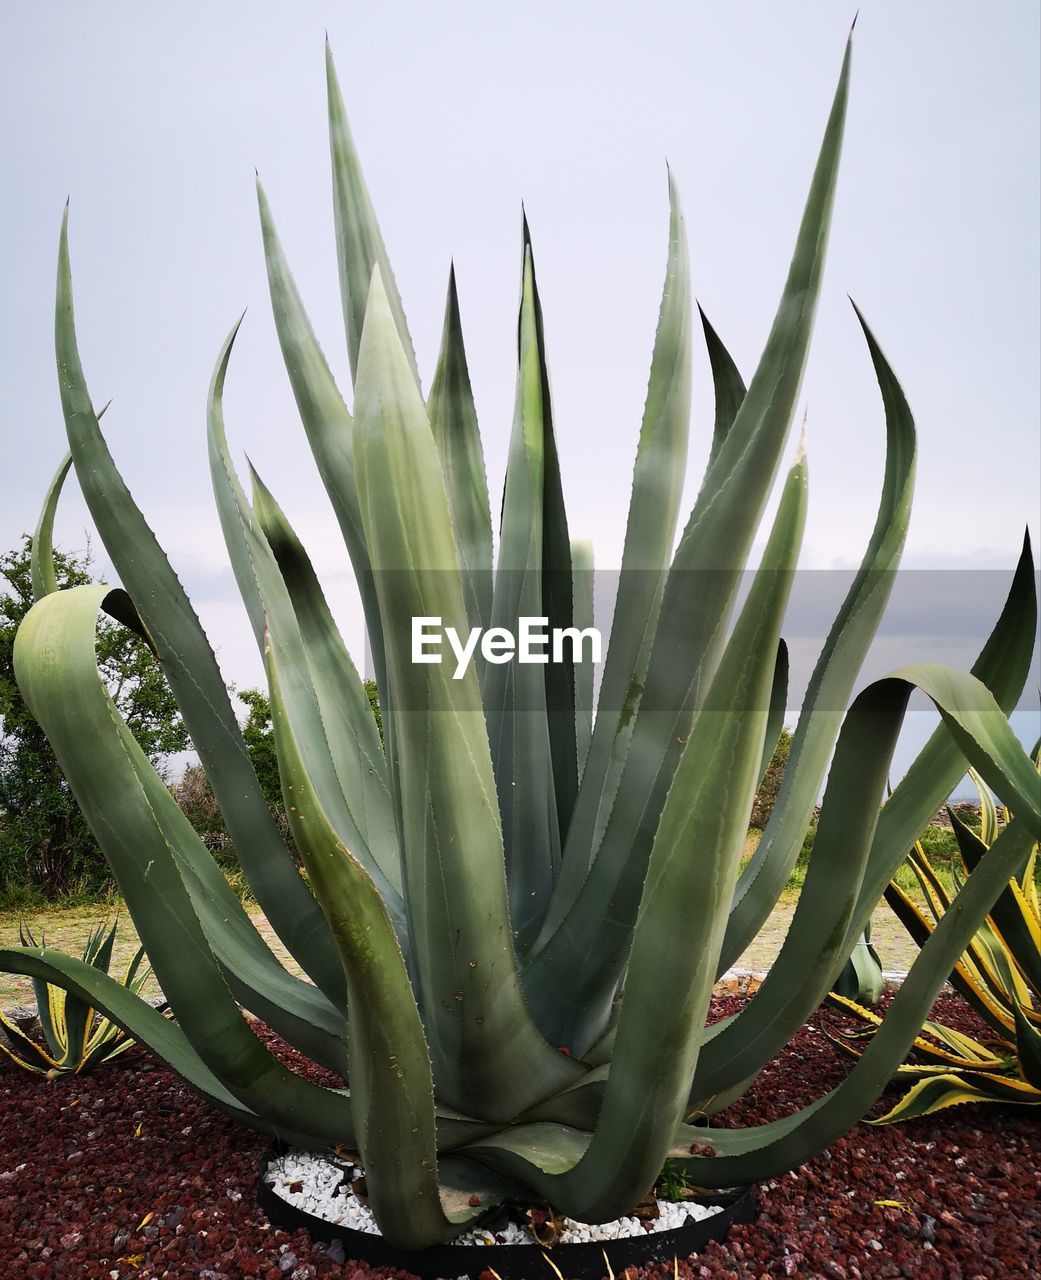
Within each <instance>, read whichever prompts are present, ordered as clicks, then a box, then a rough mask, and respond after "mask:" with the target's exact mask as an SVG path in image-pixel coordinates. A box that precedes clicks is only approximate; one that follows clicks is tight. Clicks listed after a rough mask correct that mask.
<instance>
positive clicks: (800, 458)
mask: <svg viewBox="0 0 1041 1280" xmlns="http://www.w3.org/2000/svg"><path fill="white" fill-rule="evenodd" d="M809 416H810V411H809V409H808V408H807V409H804V410H803V415H802V430H801V431H800V432H799V448H798V450H797V451H796V454H795V465H796V466H798V465H799V463H800V462H805V461H806V428H807V425H808V421H809Z"/></svg>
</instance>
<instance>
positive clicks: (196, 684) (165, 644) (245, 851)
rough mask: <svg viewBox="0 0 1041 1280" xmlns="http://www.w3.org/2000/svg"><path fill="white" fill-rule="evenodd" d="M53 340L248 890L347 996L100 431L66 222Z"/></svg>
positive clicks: (99, 483) (104, 519) (76, 460)
mask: <svg viewBox="0 0 1041 1280" xmlns="http://www.w3.org/2000/svg"><path fill="white" fill-rule="evenodd" d="M54 336H55V348H56V353H57V363H58V384H59V389H60V392H61V403H62V412H63V413H64V416H65V426H66V431H67V433H68V438H69V448H70V450H71V452H72V460H73V464H74V466H75V468H76V476H77V479H78V480H79V483H80V488H81V489H82V490H83V496H84V498H85V499H86V502H87V506H88V508H89V509H90V514H91V516H92V517H93V520H94V523H95V525H96V526H97V529H98V532H99V533H100V535H101V539H102V541H103V542H104V544H105V549H106V551H107V552H108V554H109V556H110V557H111V560H112V563H113V564H114V565H115V567H116V570H117V572H118V573H119V575H120V577H121V579H122V581H123V584H124V586H125V587H126V589H127V591H128V592H129V594H130V596H131V598H132V600H133V604H134V610H133V612H134V613H135V614H136V615H139V616H140V619H141V622H142V623H143V624H144V628H145V629H146V631H147V632H148V635H149V636H150V637H151V640H152V642H153V643H154V644H155V647H156V650H157V652H158V654H159V658H160V661H161V662H162V664H163V670H164V672H165V673H166V677H167V679H168V681H169V682H170V687H171V689H172V690H173V693H174V696H175V697H176V698H177V703H178V706H179V707H180V710H181V714H182V715H183V717H184V722H185V724H186V726H187V728H188V732H189V733H190V734H191V738H192V742H193V744H194V745H195V749H196V750H197V751H198V753H199V756H200V759H201V760H202V763H203V765H204V766H205V769H206V776H207V777H208V779H209V781H210V783H211V785H212V787H213V790H214V793H215V795H216V797H217V802H218V804H219V805H220V809H221V812H222V814H223V815H224V820H225V823H226V824H227V828H228V832H229V834H230V835H231V839H232V842H233V844H234V846H235V852H236V854H237V856H238V858H239V861H240V862H241V864H242V867H243V870H244V871H245V873H246V876H247V878H248V879H249V882H250V887H251V888H252V890H253V892H254V894H255V895H256V898H257V901H258V902H259V903H260V905H261V907H262V909H263V911H264V913H265V915H266V916H267V918H268V920H269V921H270V922H271V926H272V928H273V929H274V930H275V933H276V934H277V935H278V936H279V938H281V940H282V941H283V942H284V943H285V945H286V947H287V949H288V950H289V952H290V954H291V955H292V956H294V957H295V959H297V960H298V961H299V963H300V964H301V965H302V967H303V969H304V970H305V972H306V973H308V974H309V975H310V976H311V977H312V978H313V979H314V981H315V982H316V983H317V984H318V985H319V987H321V988H322V989H323V990H325V991H327V992H329V993H331V994H335V992H336V990H337V989H339V990H340V991H341V992H342V976H341V974H340V968H339V961H338V960H337V957H336V952H335V948H334V947H333V945H332V939H331V938H330V937H329V935H328V930H327V929H326V928H325V924H324V921H323V919H322V916H321V912H320V911H319V909H318V906H317V904H316V903H315V901H314V899H313V897H312V896H311V894H310V892H309V891H308V889H307V886H306V885H305V884H304V883H303V881H302V880H301V879H300V877H299V876H298V875H297V873H296V870H295V869H294V867H293V865H292V862H291V860H290V858H289V857H288V854H287V852H286V848H285V845H284V844H283V842H282V839H281V837H280V836H279V834H278V829H277V827H276V826H275V823H274V820H273V818H272V817H271V814H270V813H269V811H268V807H267V803H266V801H265V800H264V794H263V792H262V791H261V789H260V784H259V783H258V782H257V778H256V775H255V773H254V772H253V766H252V765H251V764H250V760H249V756H248V754H247V752H246V748H245V745H244V743H243V741H242V734H241V732H240V730H239V726H238V722H237V721H236V719H235V713H234V711H233V710H232V707H231V701H230V699H229V697H228V691H227V688H226V686H225V684H224V679H223V677H222V676H221V673H220V669H219V667H218V666H217V660H216V658H215V657H214V655H213V650H212V649H211V648H210V645H209V642H208V640H207V639H206V635H205V633H204V632H203V629H202V626H201V625H200V623H199V619H198V617H197V616H196V614H195V611H194V609H193V608H192V606H191V603H190V601H189V600H188V597H187V595H186V594H185V592H184V588H183V587H182V586H181V583H180V581H179V580H178V578H177V575H176V574H175V573H174V571H173V569H172V568H171V567H170V563H169V561H168V560H167V558H166V556H165V554H164V553H163V550H162V548H161V547H160V546H159V544H158V542H157V541H156V538H155V535H154V534H153V533H152V530H151V529H150V528H149V527H148V525H147V523H146V522H145V519H144V517H143V516H142V514H141V511H140V510H139V509H138V507H137V506H136V504H135V503H134V500H133V498H132V497H131V494H130V492H129V490H128V489H127V486H126V484H125V483H124V481H123V478H122V477H121V476H120V474H119V472H118V470H117V469H116V467H115V464H114V463H113V460H112V456H111V454H110V453H109V450H108V447H107V445H106V443H105V440H104V437H103V436H102V434H101V431H100V428H99V427H98V418H97V415H96V414H95V413H94V409H93V406H92V404H91V400H90V395H89V393H88V391H87V386H86V381H85V379H84V375H83V367H82V365H81V363H80V358H79V351H78V349H77V345H76V326H75V318H74V315H73V306H72V275H71V268H70V265H69V249H68V215H67V213H66V217H65V219H64V220H63V222H62V232H61V244H60V248H59V255H58V288H57V301H56V307H55V326H54ZM41 603H42V602H41ZM109 607H110V608H111V607H113V606H112V604H111V602H110V604H109ZM116 607H118V606H116ZM124 612H126V611H124Z"/></svg>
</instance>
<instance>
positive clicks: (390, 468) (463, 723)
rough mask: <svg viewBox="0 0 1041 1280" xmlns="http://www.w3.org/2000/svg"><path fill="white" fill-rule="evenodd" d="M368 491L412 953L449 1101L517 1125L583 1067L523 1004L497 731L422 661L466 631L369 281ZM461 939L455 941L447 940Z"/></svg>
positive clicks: (410, 414)
mask: <svg viewBox="0 0 1041 1280" xmlns="http://www.w3.org/2000/svg"><path fill="white" fill-rule="evenodd" d="M355 458H356V463H357V468H358V493H359V497H360V501H361V513H362V519H363V522H364V526H365V532H366V539H367V542H368V545H369V549H370V553H371V555H372V563H373V568H374V571H375V585H376V590H377V593H378V598H379V605H380V612H381V615H382V617H383V624H384V634H385V635H386V637H387V661H388V671H389V676H390V685H391V688H392V690H393V698H392V700H391V703H390V704H388V705H387V706H385V707H384V716H385V718H386V717H388V716H389V717H390V719H391V720H392V721H393V723H394V726H395V733H396V735H397V736H396V742H397V752H398V776H399V785H400V794H401V815H402V830H403V850H404V883H405V889H406V895H407V899H408V906H409V929H410V942H411V955H410V960H411V962H412V964H413V968H414V972H415V974H416V975H417V986H418V992H419V997H420V1001H421V1010H422V1013H423V1022H424V1026H425V1028H426V1033H427V1037H428V1039H429V1042H430V1056H431V1061H432V1062H433V1066H434V1076H435V1079H436V1080H437V1082H438V1091H439V1097H441V1098H443V1099H444V1101H445V1103H446V1104H447V1105H448V1106H453V1107H457V1108H460V1109H463V1108H465V1109H467V1110H469V1109H471V1108H474V1107H478V1106H479V1107H480V1108H481V1112H482V1114H483V1115H484V1116H485V1117H486V1118H493V1119H508V1118H510V1117H512V1116H514V1115H516V1114H517V1113H518V1112H519V1111H521V1110H523V1109H524V1107H525V1106H527V1105H530V1104H531V1102H533V1101H534V1100H535V1099H536V1098H537V1097H539V1096H545V1094H547V1093H550V1092H552V1091H553V1090H554V1089H555V1088H561V1087H563V1085H564V1084H566V1083H567V1082H568V1080H570V1079H573V1078H574V1077H575V1075H577V1074H579V1073H580V1071H581V1068H580V1067H579V1066H578V1064H576V1063H573V1062H569V1061H568V1060H567V1059H565V1058H563V1057H562V1056H561V1055H560V1054H558V1053H556V1051H555V1050H554V1049H553V1048H552V1047H550V1046H549V1045H548V1044H546V1043H545V1041H544V1040H543V1039H542V1038H541V1037H540V1036H539V1034H538V1031H537V1030H536V1028H535V1026H534V1024H533V1022H532V1020H531V1017H530V1015H529V1013H528V1012H527V1009H526V1007H525V1004H524V998H523V995H522V993H521V989H520V982H519V977H518V974H517V964H516V958H515V954H514V949H513V938H512V930H511V927H510V919H509V911H508V906H507V898H506V881H505V866H504V862H503V852H502V835H501V829H500V826H499V815H498V804H497V801H496V795H495V782H494V778H493V776H492V766H491V756H490V752H489V747H488V738H487V731H486V729H485V723H484V717H483V714H482V709H481V701H480V695H479V691H478V685H477V676H476V673H475V672H474V670H473V668H472V666H471V667H470V668H468V670H467V671H466V673H465V675H464V676H463V678H461V679H459V680H455V679H453V671H452V667H451V666H450V665H448V664H435V663H413V661H412V655H411V638H410V630H411V620H412V619H413V618H415V617H439V618H442V619H443V621H444V625H445V626H454V627H456V628H457V629H458V630H459V631H460V632H464V631H465V629H466V605H465V601H464V598H463V593H462V588H461V585H460V582H459V579H458V576H457V575H456V574H455V573H446V572H445V569H446V568H448V569H451V568H452V566H453V565H454V563H455V542H454V536H453V532H452V524H451V517H450V514H449V509H448V499H447V495H446V493H445V487H444V481H443V477H442V472H441V463H440V460H439V458H438V456H437V449H436V446H435V444H434V437H433V435H432V433H431V431H430V426H429V422H428V420H427V414H426V406H425V405H424V404H423V401H422V399H421V398H420V395H419V391H418V389H417V388H416V386H415V382H414V379H413V378H412V376H411V371H410V369H409V365H408V361H407V360H406V358H405V355H404V353H403V351H402V349H401V343H400V340H399V338H398V335H397V331H396V328H395V325H394V321H393V313H392V311H391V309H390V306H389V303H388V302H387V299H386V295H385V294H384V292H383V287H382V284H381V283H380V279H379V273H378V272H374V275H373V282H372V287H371V289H370V292H369V309H368V315H367V319H366V323H365V333H364V336H363V340H362V345H361V356H360V359H359V367H358V379H357V386H356V397H355ZM446 938H451V939H452V940H453V945H452V946H451V947H449V948H445V946H444V945H443V940H444V939H446Z"/></svg>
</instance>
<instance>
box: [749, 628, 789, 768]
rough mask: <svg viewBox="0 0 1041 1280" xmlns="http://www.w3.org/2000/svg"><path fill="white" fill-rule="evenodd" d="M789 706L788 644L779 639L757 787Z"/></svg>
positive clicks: (774, 746) (766, 766)
mask: <svg viewBox="0 0 1041 1280" xmlns="http://www.w3.org/2000/svg"><path fill="white" fill-rule="evenodd" d="M787 707H788V646H787V645H786V644H785V642H784V641H783V640H778V641H777V660H776V662H775V663H774V682H773V686H772V687H771V689H770V714H769V716H768V718H767V721H766V737H765V738H764V739H763V758H762V760H760V762H759V782H758V784H757V787H756V789H757V790H758V788H759V787H761V786H762V785H763V779H764V778H765V777H766V771H767V769H769V767H770V761H771V760H772V759H773V758H774V752H775V751H776V750H777V744H778V742H779V741H780V738H781V730H782V729H783V728H784V713H785V711H786V710H787Z"/></svg>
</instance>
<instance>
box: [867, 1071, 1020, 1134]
mask: <svg viewBox="0 0 1041 1280" xmlns="http://www.w3.org/2000/svg"><path fill="white" fill-rule="evenodd" d="M966 1102H1000V1103H1015V1104H1017V1105H1018V1106H1023V1105H1027V1106H1030V1105H1033V1106H1038V1105H1039V1104H1041V1090H1038V1089H1035V1088H1032V1087H1031V1086H1030V1085H1029V1084H1026V1083H1025V1082H1023V1081H1021V1080H1014V1079H1012V1077H1011V1076H1001V1075H988V1074H982V1075H973V1076H972V1078H971V1079H967V1078H966V1077H964V1076H961V1075H954V1074H945V1075H931V1076H928V1077H927V1078H926V1079H925V1080H920V1081H919V1082H918V1083H917V1084H916V1085H914V1086H913V1087H912V1088H911V1089H909V1090H908V1092H907V1093H906V1094H904V1096H903V1097H902V1098H901V1099H900V1101H899V1102H898V1103H897V1104H896V1106H895V1107H892V1108H891V1109H890V1110H889V1111H887V1112H886V1114H885V1115H884V1116H879V1117H878V1119H877V1120H873V1121H872V1122H871V1123H872V1124H895V1123H896V1122H897V1121H898V1120H912V1119H914V1118H916V1117H917V1116H927V1115H932V1114H933V1113H934V1112H937V1111H942V1110H944V1108H946V1107H957V1106H960V1105H962V1104H963V1103H966Z"/></svg>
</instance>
